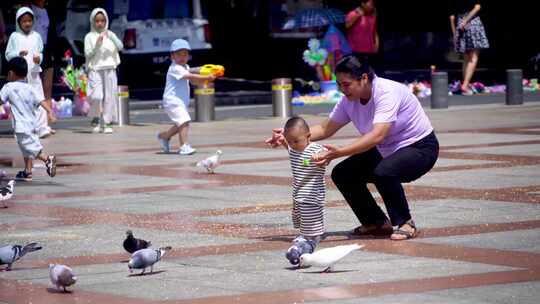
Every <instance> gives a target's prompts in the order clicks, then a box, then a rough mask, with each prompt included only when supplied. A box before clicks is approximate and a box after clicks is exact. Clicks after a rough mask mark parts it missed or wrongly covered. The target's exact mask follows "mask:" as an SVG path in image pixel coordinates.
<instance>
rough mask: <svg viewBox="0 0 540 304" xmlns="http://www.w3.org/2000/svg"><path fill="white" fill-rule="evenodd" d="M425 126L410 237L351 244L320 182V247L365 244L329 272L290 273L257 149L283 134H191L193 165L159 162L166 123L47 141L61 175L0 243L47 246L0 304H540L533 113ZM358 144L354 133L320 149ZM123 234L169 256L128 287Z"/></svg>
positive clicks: (278, 182) (269, 169)
mask: <svg viewBox="0 0 540 304" xmlns="http://www.w3.org/2000/svg"><path fill="white" fill-rule="evenodd" d="M295 110H296V113H298V114H303V113H309V114H306V115H305V116H304V117H305V118H306V119H307V120H308V122H309V123H310V124H314V123H317V122H319V121H321V120H322V119H324V117H325V116H326V115H327V112H326V111H319V112H320V113H314V112H313V111H308V108H307V107H305V108H296V109H295ZM426 112H427V114H428V116H429V117H430V119H431V120H432V123H433V125H434V127H435V130H436V133H437V136H438V137H439V140H440V143H441V151H440V158H439V160H438V162H437V164H436V166H435V168H434V169H433V170H432V171H431V172H429V173H428V174H427V175H426V176H424V177H422V178H420V179H419V180H417V181H415V182H413V183H410V184H407V185H406V191H407V195H408V199H409V201H410V205H411V209H412V214H413V217H414V219H415V221H416V224H417V225H418V227H419V229H420V235H419V236H418V238H416V239H413V240H409V241H402V242H395V241H390V240H388V239H380V238H379V239H369V238H366V239H350V238H349V237H348V234H347V232H348V231H349V230H350V229H352V228H354V227H356V226H357V225H358V224H359V223H358V222H357V220H356V218H355V217H354V216H353V214H352V211H351V210H350V208H349V207H348V205H347V204H346V203H345V201H344V199H343V197H342V196H341V194H340V193H339V192H338V191H337V189H336V188H335V186H334V185H333V184H332V182H331V180H330V172H331V169H332V167H333V165H335V164H336V163H337V161H336V160H334V161H333V163H332V164H331V166H330V167H329V168H328V169H327V177H328V179H327V180H328V182H327V189H328V191H327V207H328V208H327V213H326V215H327V223H328V237H327V238H326V240H324V241H323V242H322V243H321V245H320V247H321V248H323V247H331V246H336V245H343V244H351V243H359V244H363V245H365V247H364V248H363V249H361V250H360V251H356V252H353V253H352V254H351V255H349V256H348V257H346V258H345V259H344V260H343V261H342V262H341V263H339V264H337V265H336V267H335V270H336V271H335V272H333V273H319V271H320V270H321V269H318V268H306V269H295V268H292V267H290V266H291V265H290V264H289V263H288V261H287V260H286V259H285V251H286V249H287V248H288V247H289V245H290V242H291V240H292V239H293V238H294V236H295V235H296V231H295V230H294V229H293V227H292V223H291V219H290V209H291V186H290V185H291V173H290V167H289V162H288V155H287V152H286V151H285V150H284V149H269V148H267V147H266V146H265V145H264V144H263V141H264V139H265V138H266V137H268V136H269V134H270V130H271V129H272V128H275V127H280V126H281V125H282V124H283V120H281V119H279V118H272V117H270V115H267V116H264V115H260V116H258V117H249V118H243V117H233V118H228V119H221V120H218V121H214V122H208V123H193V124H192V128H191V142H192V145H193V146H194V147H195V148H197V149H198V153H196V154H195V155H191V156H179V155H176V154H163V153H159V146H158V143H157V140H156V133H157V132H158V131H159V130H163V129H165V128H167V127H168V125H167V124H165V120H159V121H155V122H145V123H138V124H136V125H132V126H128V127H122V128H117V129H116V132H115V133H114V134H111V135H99V134H91V133H89V128H88V127H83V126H82V125H83V123H73V124H71V125H70V124H63V125H62V126H63V127H62V128H61V129H59V130H58V134H57V135H55V136H53V137H51V138H48V139H45V140H43V144H44V146H45V149H46V151H47V152H52V153H55V154H56V155H57V156H58V159H59V169H58V173H57V176H56V177H55V178H52V179H51V178H49V177H48V176H47V174H46V173H45V169H44V168H43V166H42V165H41V164H38V166H37V168H35V170H34V180H33V181H32V182H26V183H25V182H19V183H17V184H16V186H15V187H16V188H15V196H14V197H13V199H12V200H10V201H9V202H8V208H5V209H0V244H21V245H22V244H25V243H29V242H39V244H40V245H42V246H43V249H42V250H40V251H37V252H33V253H30V254H28V255H27V256H25V257H24V258H23V259H22V260H21V261H19V262H17V263H15V264H14V265H13V270H12V271H0V303H1V304H3V303H34V304H35V303H58V304H62V303H156V304H157V303H163V304H169V303H171V304H172V303H178V304H180V303H200V304H203V303H204V304H207V303H257V304H263V303H345V304H347V303H351V304H352V303H460V304H465V303H470V304H473V303H474V304H478V303H520V304H521V303H530V304H536V303H538V301H539V300H538V299H540V103H538V102H534V103H526V104H524V105H521V106H505V105H501V104H490V105H476V106H474V105H471V106H458V107H451V108H450V109H447V110H430V109H426ZM141 113H142V114H141ZM141 113H133V119H135V120H136V119H137V117H136V116H137V115H143V114H144V111H143V112H141ZM269 114H271V113H269ZM217 116H218V117H219V115H217ZM356 137H357V132H356V130H355V129H354V128H353V127H352V126H347V127H346V128H344V129H342V130H340V131H339V132H338V133H337V134H336V135H335V136H334V137H333V138H332V139H330V140H327V141H324V143H332V144H338V145H339V144H345V143H347V142H350V141H351V140H353V139H355V138H356ZM172 143H174V147H175V148H177V139H176V138H175V139H174V140H173V141H172ZM217 149H221V150H222V151H223V164H222V166H221V167H219V168H218V169H217V170H216V173H215V174H207V173H206V172H203V171H202V170H201V169H200V168H197V167H195V166H194V164H195V163H196V162H197V161H198V160H200V159H203V158H205V157H207V156H210V155H212V154H213V153H215V152H216V150H217ZM21 167H22V160H21V156H20V152H19V149H18V147H17V144H16V142H15V140H14V139H13V138H12V137H11V136H8V135H4V136H2V137H0V170H4V171H6V172H7V174H8V175H9V176H14V175H15V174H16V172H17V171H18V170H19V169H20V168H21ZM6 182H7V180H6V179H5V178H4V179H3V180H2V185H4V184H5V183H6ZM371 189H372V191H373V192H374V193H375V192H376V190H375V188H374V187H373V188H371ZM375 195H376V197H378V196H377V194H375ZM379 202H380V203H382V202H381V201H380V200H379ZM128 229H131V230H133V232H134V235H135V236H136V237H140V238H144V239H147V240H151V241H152V243H153V245H154V246H155V247H162V246H172V248H173V249H172V250H171V251H170V252H168V254H167V255H166V256H165V257H164V259H163V260H162V261H160V262H159V263H157V264H156V265H155V267H154V273H152V274H148V275H144V276H139V275H130V274H129V272H128V267H127V263H126V261H127V259H128V258H129V255H128V254H127V253H126V252H125V251H124V250H123V248H122V241H123V240H124V238H125V232H126V230H128ZM50 263H61V264H66V265H69V266H71V267H72V268H73V270H74V272H75V273H76V275H77V277H78V280H79V281H78V282H77V284H76V285H75V286H74V287H72V288H70V290H72V292H70V293H67V294H64V293H60V292H57V291H56V290H55V289H54V288H53V286H52V285H51V283H50V282H49V277H48V265H49V264H50Z"/></svg>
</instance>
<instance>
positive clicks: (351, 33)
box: [345, 0, 379, 65]
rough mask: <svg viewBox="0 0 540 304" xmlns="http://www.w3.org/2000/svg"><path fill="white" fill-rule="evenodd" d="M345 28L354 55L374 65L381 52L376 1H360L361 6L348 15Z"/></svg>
mask: <svg viewBox="0 0 540 304" xmlns="http://www.w3.org/2000/svg"><path fill="white" fill-rule="evenodd" d="M345 28H346V30H347V40H348V42H349V45H350V47H351V49H352V51H353V54H354V55H355V56H356V57H357V58H358V59H359V60H360V61H362V62H369V63H370V64H371V65H373V63H374V62H373V61H374V59H375V58H374V57H375V55H376V54H377V52H378V51H379V34H378V32H377V10H376V9H375V2H374V0H360V6H358V7H357V8H355V9H354V10H352V11H350V12H349V13H348V14H347V17H346V18H345Z"/></svg>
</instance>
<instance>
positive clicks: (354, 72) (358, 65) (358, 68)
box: [336, 55, 375, 81]
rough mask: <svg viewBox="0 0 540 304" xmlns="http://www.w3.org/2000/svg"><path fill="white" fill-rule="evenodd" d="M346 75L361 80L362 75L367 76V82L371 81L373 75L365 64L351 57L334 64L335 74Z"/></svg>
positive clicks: (371, 70)
mask: <svg viewBox="0 0 540 304" xmlns="http://www.w3.org/2000/svg"><path fill="white" fill-rule="evenodd" d="M337 73H346V74H350V75H351V76H353V77H354V78H355V79H361V78H362V75H364V74H367V76H368V79H369V81H371V80H373V78H374V77H375V73H374V72H373V69H372V68H371V67H370V66H369V64H367V63H365V62H364V63H362V62H360V60H358V58H356V57H355V56H353V55H348V56H345V57H343V58H341V60H339V61H338V63H337V64H336V74H337Z"/></svg>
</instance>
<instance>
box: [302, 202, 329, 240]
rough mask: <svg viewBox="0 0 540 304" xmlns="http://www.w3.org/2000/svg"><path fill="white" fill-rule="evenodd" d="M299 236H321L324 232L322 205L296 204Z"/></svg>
mask: <svg viewBox="0 0 540 304" xmlns="http://www.w3.org/2000/svg"><path fill="white" fill-rule="evenodd" d="M298 211H299V212H300V234H302V235H303V236H306V237H312V238H315V237H318V236H322V235H323V234H324V232H325V228H326V226H325V224H324V204H313V203H304V202H299V203H298Z"/></svg>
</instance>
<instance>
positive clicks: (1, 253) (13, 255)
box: [0, 243, 41, 271]
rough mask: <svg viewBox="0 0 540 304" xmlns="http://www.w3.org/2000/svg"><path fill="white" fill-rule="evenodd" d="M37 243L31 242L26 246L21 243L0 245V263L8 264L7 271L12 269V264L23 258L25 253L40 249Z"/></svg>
mask: <svg viewBox="0 0 540 304" xmlns="http://www.w3.org/2000/svg"><path fill="white" fill-rule="evenodd" d="M40 249H41V246H38V244H37V243H30V244H27V245H25V246H24V247H23V246H21V245H7V246H2V247H0V265H4V264H7V267H6V269H5V270H6V271H8V270H11V264H13V263H15V262H16V261H17V260H19V259H20V258H22V257H23V256H24V255H25V254H27V253H29V252H32V251H37V250H40Z"/></svg>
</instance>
